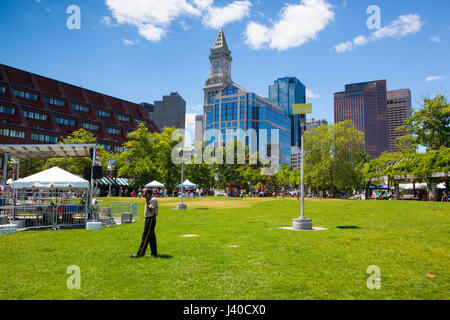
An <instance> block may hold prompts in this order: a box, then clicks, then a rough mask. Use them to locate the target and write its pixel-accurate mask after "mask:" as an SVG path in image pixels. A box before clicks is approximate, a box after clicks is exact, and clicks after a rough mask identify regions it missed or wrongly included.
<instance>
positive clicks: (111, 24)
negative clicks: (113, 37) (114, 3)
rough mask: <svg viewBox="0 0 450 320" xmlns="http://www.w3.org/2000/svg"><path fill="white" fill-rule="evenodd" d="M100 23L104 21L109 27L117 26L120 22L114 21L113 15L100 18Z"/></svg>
mask: <svg viewBox="0 0 450 320" xmlns="http://www.w3.org/2000/svg"><path fill="white" fill-rule="evenodd" d="M100 23H103V24H104V25H106V26H107V27H117V26H118V24H116V23H113V22H112V19H111V17H108V16H105V17H103V18H102V19H101V20H100Z"/></svg>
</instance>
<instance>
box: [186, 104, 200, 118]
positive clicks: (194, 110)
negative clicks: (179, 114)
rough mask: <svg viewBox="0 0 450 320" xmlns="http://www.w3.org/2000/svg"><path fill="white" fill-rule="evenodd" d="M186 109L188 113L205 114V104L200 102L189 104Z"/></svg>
mask: <svg viewBox="0 0 450 320" xmlns="http://www.w3.org/2000/svg"><path fill="white" fill-rule="evenodd" d="M186 110H187V112H188V113H195V114H197V115H198V114H203V106H202V105H201V104H198V105H196V106H192V105H190V106H187V107H186Z"/></svg>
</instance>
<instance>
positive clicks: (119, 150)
mask: <svg viewBox="0 0 450 320" xmlns="http://www.w3.org/2000/svg"><path fill="white" fill-rule="evenodd" d="M114 151H115V152H120V153H122V152H125V148H124V147H117V146H115V147H114Z"/></svg>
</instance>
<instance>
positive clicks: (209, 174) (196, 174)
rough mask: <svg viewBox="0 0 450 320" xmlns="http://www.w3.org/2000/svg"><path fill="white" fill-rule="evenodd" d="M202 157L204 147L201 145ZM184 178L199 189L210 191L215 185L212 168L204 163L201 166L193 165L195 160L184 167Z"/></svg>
mask: <svg viewBox="0 0 450 320" xmlns="http://www.w3.org/2000/svg"><path fill="white" fill-rule="evenodd" d="M201 150H202V155H203V154H204V152H205V150H206V147H205V144H204V143H203V145H202V149H201ZM184 174H185V176H186V177H187V178H188V179H189V180H190V181H191V182H193V183H195V184H196V185H198V186H199V187H200V188H204V189H212V188H214V184H215V173H214V170H213V167H212V166H210V165H208V164H207V163H206V162H205V161H202V163H201V164H197V163H195V159H194V158H193V159H191V162H190V163H189V164H187V165H185V166H184Z"/></svg>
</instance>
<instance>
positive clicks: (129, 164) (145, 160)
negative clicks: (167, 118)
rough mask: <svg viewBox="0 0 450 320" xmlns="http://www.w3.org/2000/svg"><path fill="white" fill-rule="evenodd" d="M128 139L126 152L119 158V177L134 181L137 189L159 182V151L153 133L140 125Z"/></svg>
mask: <svg viewBox="0 0 450 320" xmlns="http://www.w3.org/2000/svg"><path fill="white" fill-rule="evenodd" d="M128 139H129V141H128V142H127V143H125V145H124V147H125V148H126V149H125V151H124V152H122V153H121V154H120V156H119V158H118V159H119V161H120V163H121V166H120V168H119V170H118V174H119V176H120V177H127V178H130V179H132V180H133V184H134V186H135V187H140V186H144V185H145V184H147V183H149V182H150V181H152V180H157V179H158V178H159V174H158V168H157V159H156V156H157V153H158V150H157V147H156V143H155V140H154V138H153V135H152V133H151V132H149V130H148V129H147V127H146V126H145V125H144V124H140V125H139V127H138V129H137V130H136V131H133V132H131V133H129V134H128Z"/></svg>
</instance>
